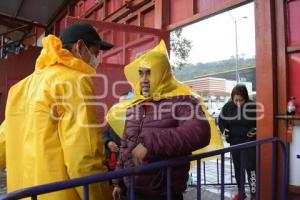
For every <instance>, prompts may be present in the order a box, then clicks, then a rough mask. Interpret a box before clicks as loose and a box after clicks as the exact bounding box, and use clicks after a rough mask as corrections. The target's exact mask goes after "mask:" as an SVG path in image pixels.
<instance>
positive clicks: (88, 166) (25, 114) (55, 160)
mask: <svg viewBox="0 0 300 200" xmlns="http://www.w3.org/2000/svg"><path fill="white" fill-rule="evenodd" d="M110 48H112V45H111V44H109V43H107V42H104V41H103V40H101V38H100V37H99V35H98V33H97V32H96V30H95V29H94V28H93V27H92V26H91V25H89V24H84V23H78V24H73V25H70V26H69V27H67V28H66V29H65V30H64V31H63V33H62V34H61V37H60V39H59V38H57V37H55V36H54V35H49V36H47V37H45V38H44V39H43V49H42V51H41V54H40V55H39V57H38V59H37V61H36V66H35V71H34V72H33V73H32V74H31V75H29V76H28V77H26V78H25V79H23V80H21V81H20V82H18V83H17V84H16V85H14V86H13V87H12V88H11V89H10V91H9V94H8V99H7V105H6V112H5V121H4V123H3V124H2V125H1V128H0V167H1V168H2V169H3V168H4V167H5V166H6V169H7V190H8V192H11V191H15V190H18V189H22V188H26V187H30V186H35V185H40V184H46V183H51V182H57V181H63V180H67V179H71V178H78V177H83V176H89V175H93V174H99V173H102V172H105V171H106V167H105V166H104V165H103V164H102V163H103V159H104V155H103V150H102V145H101V141H100V140H99V138H100V133H99V130H98V129H97V128H96V127H95V126H93V125H95V124H96V122H97V120H96V119H97V118H96V111H95V107H94V106H92V105H93V103H95V99H94V98H93V97H95V95H94V89H93V85H92V80H91V76H93V75H94V74H95V73H96V70H95V68H96V67H97V66H98V64H99V63H98V58H97V55H98V54H99V51H100V50H108V49H110ZM82 190H83V189H82V187H78V188H76V189H68V190H62V191H58V192H53V193H49V194H45V195H41V196H40V197H39V199H46V200H50V199H51V200H52V199H53V200H57V199H72V200H77V199H78V200H79V199H83V191H82ZM89 197H90V199H97V200H107V199H110V198H111V194H110V192H109V185H108V183H106V182H103V183H100V184H92V185H90V186H89Z"/></svg>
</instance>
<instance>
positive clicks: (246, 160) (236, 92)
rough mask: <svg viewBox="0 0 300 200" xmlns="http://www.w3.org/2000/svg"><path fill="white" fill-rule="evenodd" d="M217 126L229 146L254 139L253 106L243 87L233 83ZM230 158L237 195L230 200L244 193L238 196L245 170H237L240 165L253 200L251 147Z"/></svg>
mask: <svg viewBox="0 0 300 200" xmlns="http://www.w3.org/2000/svg"><path fill="white" fill-rule="evenodd" d="M218 125H219V128H220V130H221V132H222V133H223V134H224V135H225V138H226V141H227V142H228V143H230V145H236V144H241V143H244V142H250V141H253V140H255V139H256V106H255V102H253V101H252V100H250V99H249V96H248V91H247V88H246V86H245V85H242V84H237V85H236V86H235V87H234V88H233V90H232V92H231V99H230V100H229V101H228V102H227V103H226V104H225V105H224V107H223V108H222V111H221V113H220V116H219V124H218ZM241 157H243V159H242V161H243V164H241ZM232 159H233V165H234V171H235V178H236V182H237V185H238V190H239V193H238V194H236V195H235V196H234V198H233V199H232V200H240V199H245V198H246V195H245V193H242V187H244V178H242V177H245V171H244V170H241V166H244V169H246V171H247V176H248V181H249V184H250V193H251V200H255V194H256V173H255V167H256V149H255V147H254V148H250V149H247V150H244V151H234V152H232ZM241 178H242V179H241ZM243 191H244V190H243Z"/></svg>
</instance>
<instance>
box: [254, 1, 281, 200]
mask: <svg viewBox="0 0 300 200" xmlns="http://www.w3.org/2000/svg"><path fill="white" fill-rule="evenodd" d="M274 8H275V6H274V1H273V0H256V1H255V28H256V30H255V34H256V81H257V82H256V85H257V87H256V89H257V91H256V94H257V102H258V103H260V104H261V105H263V112H259V113H257V114H258V117H259V116H261V114H263V115H264V116H263V118H262V119H260V120H257V131H258V135H257V139H263V138H268V137H273V136H274V135H275V134H276V131H277V130H276V127H275V120H274V115H275V114H276V113H277V111H276V109H277V94H276V83H277V78H276V51H275V50H276V49H275V47H276V45H275V23H274V22H275V21H274V20H275V19H274V13H275V9H274ZM260 166H261V174H262V175H263V176H261V177H259V178H260V181H261V188H260V189H261V190H260V191H261V199H270V198H271V195H270V194H271V168H270V166H271V148H270V145H268V146H263V148H262V152H261V165H260Z"/></svg>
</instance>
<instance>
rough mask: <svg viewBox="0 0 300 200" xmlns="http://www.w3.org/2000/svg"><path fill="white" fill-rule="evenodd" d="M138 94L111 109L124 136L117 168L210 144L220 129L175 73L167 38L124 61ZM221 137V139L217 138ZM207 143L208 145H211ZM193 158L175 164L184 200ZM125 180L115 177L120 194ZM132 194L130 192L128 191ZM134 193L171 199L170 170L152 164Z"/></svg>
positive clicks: (176, 187)
mask: <svg viewBox="0 0 300 200" xmlns="http://www.w3.org/2000/svg"><path fill="white" fill-rule="evenodd" d="M124 72H125V76H126V78H127V80H128V81H129V82H130V83H131V84H132V86H133V90H134V98H133V99H132V100H129V101H126V102H122V103H119V104H117V105H115V106H113V107H112V108H111V110H110V111H109V113H108V117H107V119H108V122H109V124H110V126H111V127H112V128H113V129H114V130H115V132H116V133H118V134H119V136H120V137H121V138H123V139H122V142H121V146H120V154H119V160H118V164H117V169H123V168H128V167H134V166H139V165H141V164H146V163H151V162H155V161H160V160H166V159H170V158H172V157H177V156H185V155H189V154H191V153H192V152H193V151H195V150H197V149H200V148H203V147H207V148H211V147H212V145H209V144H210V140H211V138H213V137H214V136H213V135H212V136H211V134H212V133H217V132H216V127H215V126H213V124H212V123H211V121H210V120H208V119H209V116H208V115H207V113H206V111H205V109H204V108H203V107H204V106H202V104H201V103H200V102H201V99H200V97H199V96H197V95H196V94H194V93H193V92H192V91H191V90H190V88H188V87H187V86H185V85H183V84H181V83H180V82H178V81H177V80H175V79H174V77H173V75H172V72H171V67H170V63H169V59H168V54H167V49H166V47H165V44H164V42H163V41H161V42H160V44H159V45H158V46H156V47H155V48H154V49H152V50H150V51H148V52H147V53H145V54H144V55H142V56H140V57H139V58H137V59H136V60H135V61H133V62H132V63H130V64H129V65H127V66H126V67H125V70H124ZM217 139H220V137H219V138H217ZM207 145H208V146H207ZM189 167H190V165H189V164H186V165H182V166H178V167H174V168H173V169H172V197H173V199H174V200H182V199H183V196H182V193H183V192H184V190H185V189H186V182H187V179H188V171H189ZM122 181H124V183H125V185H126V187H127V189H129V188H128V187H129V184H128V178H126V177H125V178H124V180H113V184H114V186H115V187H114V190H113V197H114V199H115V200H118V199H120V196H121V192H122ZM127 198H129V193H127ZM135 198H136V199H138V200H146V199H155V200H165V199H166V171H165V170H164V169H160V170H153V171H151V172H148V173H145V174H141V175H138V176H136V177H135Z"/></svg>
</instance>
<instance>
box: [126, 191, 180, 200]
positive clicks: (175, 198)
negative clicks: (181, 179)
mask: <svg viewBox="0 0 300 200" xmlns="http://www.w3.org/2000/svg"><path fill="white" fill-rule="evenodd" d="M134 197H135V198H134V200H167V197H166V196H148V195H141V194H137V193H135V194H134ZM126 200H130V192H129V190H127V197H126ZM172 200H183V195H182V194H177V195H176V194H173V195H172Z"/></svg>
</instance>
